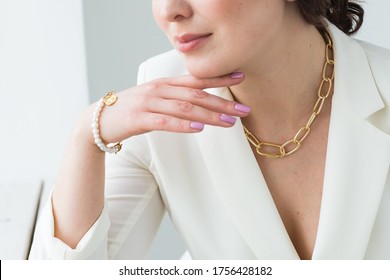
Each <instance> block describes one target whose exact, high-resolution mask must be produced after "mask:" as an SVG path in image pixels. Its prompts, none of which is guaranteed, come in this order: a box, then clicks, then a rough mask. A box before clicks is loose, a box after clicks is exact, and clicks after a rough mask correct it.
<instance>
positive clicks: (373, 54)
mask: <svg viewBox="0 0 390 280" xmlns="http://www.w3.org/2000/svg"><path fill="white" fill-rule="evenodd" d="M358 43H359V44H360V45H361V47H362V48H363V50H364V52H365V54H366V57H367V61H368V64H369V66H370V70H371V73H372V76H373V79H374V81H375V84H376V87H377V89H378V92H379V93H380V96H381V98H382V101H383V103H384V108H383V109H382V110H380V111H379V112H377V113H376V114H374V115H373V116H371V118H370V121H371V123H373V124H374V125H375V126H377V127H379V128H381V129H382V130H383V131H385V132H387V133H388V134H389V133H390V121H389V120H390V105H389V104H390V78H389V77H390V50H389V49H385V48H382V47H379V46H376V45H373V44H370V43H367V42H364V41H358Z"/></svg>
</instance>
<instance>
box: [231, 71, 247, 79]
mask: <svg viewBox="0 0 390 280" xmlns="http://www.w3.org/2000/svg"><path fill="white" fill-rule="evenodd" d="M242 77H244V73H243V72H233V73H231V74H230V78H232V79H241V78H242Z"/></svg>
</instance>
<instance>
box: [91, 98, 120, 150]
mask: <svg viewBox="0 0 390 280" xmlns="http://www.w3.org/2000/svg"><path fill="white" fill-rule="evenodd" d="M117 100H118V97H117V96H116V95H115V92H113V91H110V92H109V93H107V94H106V95H105V96H104V97H102V98H101V99H100V100H99V101H98V103H97V104H96V107H95V110H94V111H93V117H92V124H91V126H92V133H93V138H94V140H95V144H96V145H97V146H98V147H99V148H100V150H102V151H103V152H106V153H110V154H112V153H115V154H116V153H117V152H119V151H120V150H121V149H122V143H120V142H118V143H116V144H113V145H111V146H106V145H105V144H104V143H103V140H102V138H100V130H99V117H100V114H101V112H102V110H103V107H104V105H107V106H111V105H114V104H115V102H116V101H117Z"/></svg>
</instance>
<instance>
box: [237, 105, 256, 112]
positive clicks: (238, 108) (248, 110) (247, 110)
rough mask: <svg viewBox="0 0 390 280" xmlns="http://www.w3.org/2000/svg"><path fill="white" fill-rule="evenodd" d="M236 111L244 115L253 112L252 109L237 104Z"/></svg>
mask: <svg viewBox="0 0 390 280" xmlns="http://www.w3.org/2000/svg"><path fill="white" fill-rule="evenodd" d="M234 109H236V110H237V111H239V112H242V113H249V112H250V111H251V110H252V109H251V108H250V107H248V106H245V105H243V104H240V103H236V105H234Z"/></svg>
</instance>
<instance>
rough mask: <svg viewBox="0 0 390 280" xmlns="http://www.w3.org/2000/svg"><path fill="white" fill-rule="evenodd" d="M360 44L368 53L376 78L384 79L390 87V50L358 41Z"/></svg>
mask: <svg viewBox="0 0 390 280" xmlns="http://www.w3.org/2000/svg"><path fill="white" fill-rule="evenodd" d="M358 43H359V44H360V45H361V46H362V48H363V50H364V52H365V53H366V56H367V60H368V63H369V64H370V67H371V71H372V72H373V75H374V77H376V78H377V79H380V78H382V80H384V81H387V82H388V84H389V85H390V79H389V74H390V50H389V49H385V48H382V47H379V46H376V45H373V44H370V43H368V42H364V41H358Z"/></svg>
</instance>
